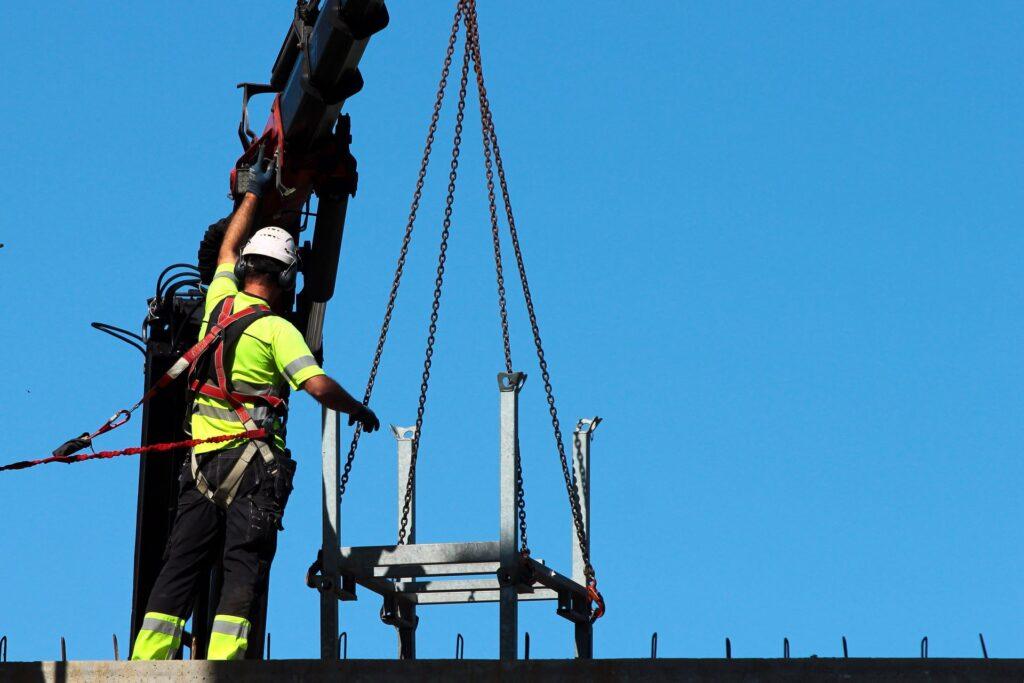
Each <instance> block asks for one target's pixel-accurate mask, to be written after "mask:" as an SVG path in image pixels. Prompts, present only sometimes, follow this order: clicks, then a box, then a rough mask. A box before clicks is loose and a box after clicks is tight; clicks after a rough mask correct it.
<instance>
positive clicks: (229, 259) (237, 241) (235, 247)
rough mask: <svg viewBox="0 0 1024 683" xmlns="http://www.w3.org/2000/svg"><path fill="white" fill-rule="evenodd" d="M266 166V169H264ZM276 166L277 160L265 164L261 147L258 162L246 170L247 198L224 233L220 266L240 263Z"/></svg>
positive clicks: (232, 217)
mask: <svg viewBox="0 0 1024 683" xmlns="http://www.w3.org/2000/svg"><path fill="white" fill-rule="evenodd" d="M264 164H266V168H264ZM276 164H277V162H276V160H275V159H271V160H270V163H266V162H265V160H264V158H263V148H262V147H260V151H259V154H258V155H257V156H256V161H255V162H254V163H253V165H252V166H250V167H249V168H248V169H247V170H246V173H247V174H248V175H249V177H248V182H247V183H246V193H245V196H244V197H243V198H242V202H241V203H240V204H239V205H238V208H237V209H235V213H234V214H232V216H231V221H230V222H228V228H227V230H225V231H224V240H223V241H222V242H221V243H220V251H219V252H218V253H217V265H218V266H219V265H221V264H223V263H235V262H236V261H238V254H239V252H241V251H242V246H244V245H245V243H246V241H247V240H248V239H249V231H250V230H252V223H253V221H254V220H255V219H256V209H257V208H258V207H259V204H260V197H262V196H263V191H264V190H265V189H266V188H267V186H269V185H270V183H271V182H273V180H274V171H275V166H276Z"/></svg>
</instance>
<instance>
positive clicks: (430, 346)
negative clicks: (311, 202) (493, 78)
mask: <svg viewBox="0 0 1024 683" xmlns="http://www.w3.org/2000/svg"><path fill="white" fill-rule="evenodd" d="M463 10H464V4H463V3H461V2H460V3H459V9H458V10H457V11H456V17H458V15H459V14H461V13H462V12H463ZM468 83H469V46H468V44H467V46H466V49H465V50H464V51H463V54H462V79H461V81H460V82H459V103H458V108H457V111H456V114H455V136H454V139H453V140H452V160H451V165H450V169H449V171H448V194H447V195H446V197H445V202H444V221H443V227H442V229H441V248H440V251H439V253H438V255H437V277H436V278H435V279H434V300H433V302H432V303H431V306H430V329H429V331H428V333H427V349H426V353H425V356H424V358H423V375H422V378H421V380H420V398H419V404H418V406H417V408H416V431H415V432H414V433H413V437H412V453H411V455H410V458H409V477H408V479H407V481H406V486H405V500H404V501H403V503H402V520H401V522H400V524H399V527H398V545H404V544H405V541H406V537H407V535H408V526H409V511H410V509H411V507H412V492H413V491H415V490H416V460H417V457H418V456H419V452H420V439H421V438H422V436H423V414H424V412H426V409H427V389H428V387H429V384H430V366H431V364H432V363H433V358H434V342H435V341H436V335H437V320H438V315H439V312H440V308H441V288H442V287H443V285H444V267H445V262H446V260H447V258H448V236H449V234H450V233H451V227H452V209H453V204H454V202H455V181H456V180H457V178H458V175H459V153H460V148H461V146H462V124H463V120H464V119H465V115H466V86H467V84H468Z"/></svg>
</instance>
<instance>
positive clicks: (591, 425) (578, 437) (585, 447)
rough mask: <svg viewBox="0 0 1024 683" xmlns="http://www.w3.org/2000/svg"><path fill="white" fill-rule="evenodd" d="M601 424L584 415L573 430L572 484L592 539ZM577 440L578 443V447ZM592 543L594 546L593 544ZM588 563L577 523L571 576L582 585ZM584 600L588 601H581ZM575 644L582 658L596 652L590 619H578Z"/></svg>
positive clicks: (588, 657) (599, 419) (588, 543)
mask: <svg viewBox="0 0 1024 683" xmlns="http://www.w3.org/2000/svg"><path fill="white" fill-rule="evenodd" d="M599 424H601V418H599V417H597V416H594V417H592V418H584V419H582V420H580V421H579V422H577V423H576V430H575V431H574V432H573V444H574V445H573V458H572V471H573V484H574V485H575V487H576V495H578V496H579V500H580V514H581V515H582V522H583V535H584V537H585V538H586V539H587V545H591V543H590V445H591V442H592V441H593V438H594V430H596V429H597V426H598V425H599ZM575 444H579V448H578V449H577V448H576V446H575ZM591 547H593V546H592V545H591ZM585 570H586V563H585V562H584V561H583V549H582V548H581V547H580V541H579V537H578V536H577V535H576V529H575V524H573V525H572V578H573V581H574V582H576V583H577V584H579V585H581V586H586V585H587V576H586V571H585ZM582 600H585V602H582ZM582 600H581V599H579V598H577V599H576V601H577V602H578V603H579V604H585V605H586V606H587V610H588V611H589V609H590V599H589V598H588V597H586V596H584V598H583V599H582ZM574 646H575V648H576V657H577V658H580V659H592V658H593V656H594V627H593V624H591V623H590V622H589V621H586V622H576V627H575V633H574Z"/></svg>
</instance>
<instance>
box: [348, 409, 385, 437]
mask: <svg viewBox="0 0 1024 683" xmlns="http://www.w3.org/2000/svg"><path fill="white" fill-rule="evenodd" d="M356 422H358V423H359V424H360V425H361V426H362V428H363V431H364V432H366V433H370V432H375V431H377V430H378V429H380V420H378V419H377V414H376V413H374V412H373V411H372V410H370V409H369V408H368V407H366V406H364V405H360V406H359V407H358V408H356V410H355V411H353V412H352V413H351V414H350V415H349V416H348V423H349V425H354V424H355V423H356Z"/></svg>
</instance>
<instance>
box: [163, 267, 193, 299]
mask: <svg viewBox="0 0 1024 683" xmlns="http://www.w3.org/2000/svg"><path fill="white" fill-rule="evenodd" d="M180 282H197V283H198V282H199V275H198V274H197V273H193V272H179V273H175V274H173V275H171V276H170V277H168V278H166V279H165V280H164V281H163V282H161V283H160V285H161V286H160V289H158V290H157V293H156V296H157V299H159V300H161V301H162V300H163V299H165V298H166V297H167V292H168V290H171V289H172V288H175V287H174V286H175V285H176V284H178V283H180ZM175 289H176V288H175Z"/></svg>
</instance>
